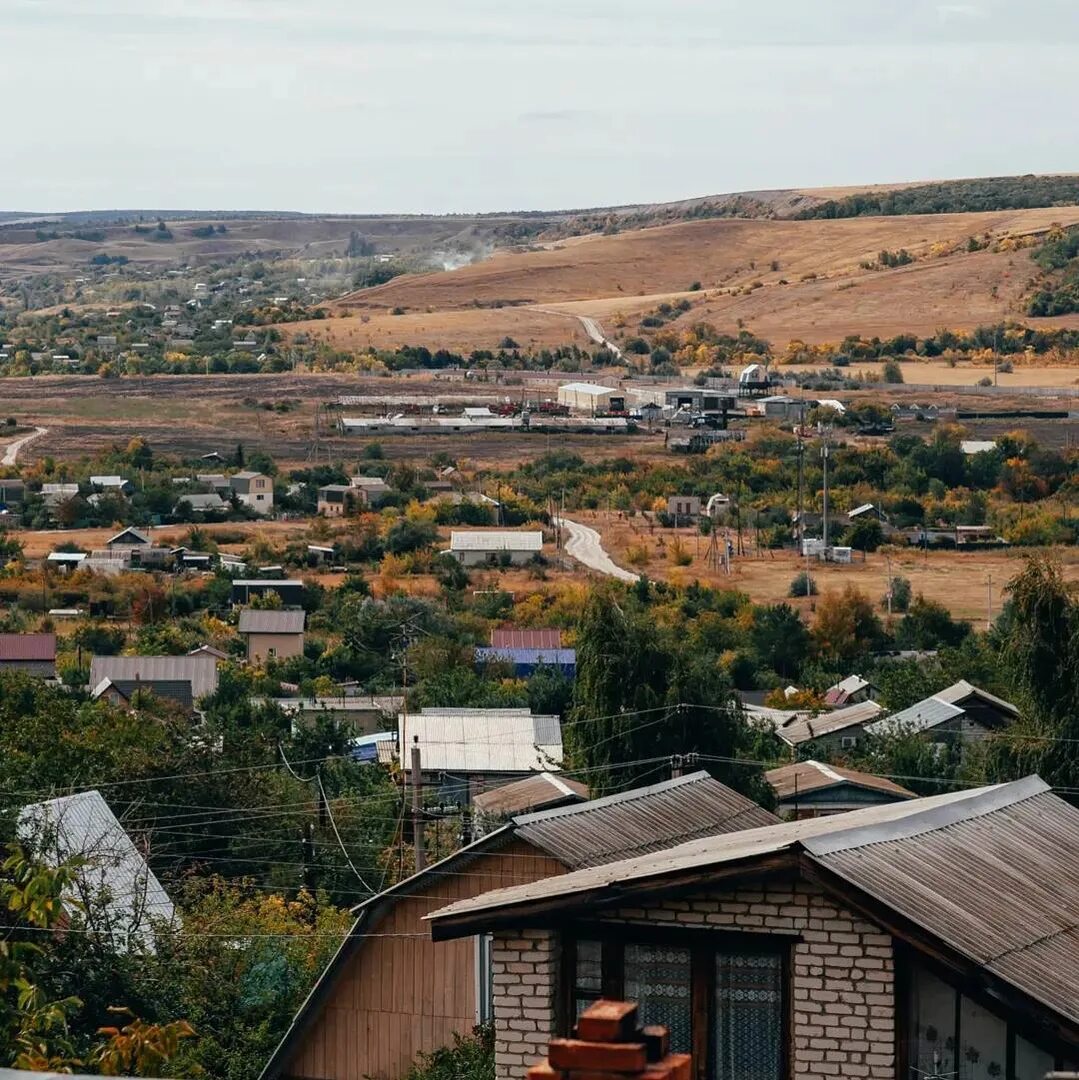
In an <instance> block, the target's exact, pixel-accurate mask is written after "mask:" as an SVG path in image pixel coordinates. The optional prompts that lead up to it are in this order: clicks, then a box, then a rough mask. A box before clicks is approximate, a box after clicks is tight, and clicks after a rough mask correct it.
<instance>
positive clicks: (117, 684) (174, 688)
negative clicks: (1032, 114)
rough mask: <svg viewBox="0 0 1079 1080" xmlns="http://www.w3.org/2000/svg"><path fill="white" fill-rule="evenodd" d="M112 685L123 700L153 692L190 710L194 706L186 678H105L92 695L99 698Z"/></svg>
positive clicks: (154, 694) (155, 695) (189, 685)
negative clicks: (140, 693)
mask: <svg viewBox="0 0 1079 1080" xmlns="http://www.w3.org/2000/svg"><path fill="white" fill-rule="evenodd" d="M109 687H112V688H113V689H114V690H115V691H116V692H117V693H118V694H119V695H120V696H121V697H122V698H123V699H124V700H125V701H128V702H130V701H131V699H132V698H133V697H134V696H135V695H136V694H138V693H139V692H140V691H141V692H142V693H147V694H153V696H154V697H156V698H161V699H162V700H163V701H173V702H175V703H176V704H177V705H179V706H180V707H181V708H183V709H187V710H188V711H190V710H191V709H193V708H194V707H195V702H194V698H193V697H192V695H191V683H190V681H189V680H187V679H152V680H148V679H105V680H104V681H103V682H102V683H101V684H100V685H98V686H97V687H95V688H94V691H93V697H94V698H95V699H96V698H99V697H101V695H102V694H104V693H105V691H106V690H108V689H109Z"/></svg>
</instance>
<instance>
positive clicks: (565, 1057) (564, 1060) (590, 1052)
mask: <svg viewBox="0 0 1079 1080" xmlns="http://www.w3.org/2000/svg"><path fill="white" fill-rule="evenodd" d="M547 1060H548V1061H549V1062H550V1063H551V1065H552V1067H554V1068H555V1069H563V1070H565V1071H567V1072H568V1071H571V1070H572V1071H573V1072H577V1071H592V1072H616V1073H636V1072H641V1071H642V1070H643V1069H644V1067H645V1065H647V1064H648V1056H647V1054H646V1053H645V1049H644V1043H598V1042H585V1041H583V1040H582V1039H552V1040H551V1045H550V1048H549V1049H548V1051H547Z"/></svg>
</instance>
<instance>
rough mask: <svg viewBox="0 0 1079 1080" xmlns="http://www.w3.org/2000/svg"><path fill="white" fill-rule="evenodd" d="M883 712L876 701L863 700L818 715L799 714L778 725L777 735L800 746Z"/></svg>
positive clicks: (861, 722)
mask: <svg viewBox="0 0 1079 1080" xmlns="http://www.w3.org/2000/svg"><path fill="white" fill-rule="evenodd" d="M882 712H884V709H883V708H882V707H881V706H880V705H878V704H877V703H876V702H875V701H861V702H859V703H858V704H857V705H848V706H846V708H843V709H836V710H835V711H834V712H825V713H820V714H819V715H817V716H806V715H804V714H799V715H796V716H795V717H794V718H793V719H791V720H788V721H787V722H786V723H785V724H782V725H780V726H779V727H777V728H776V735H778V736H779V738H780V739H782V740H783V742H785V743H786V744H787V745H788V746H800V745H801V744H802V743H807V742H811V741H812V740H813V739H819V738H821V737H822V736H823V735H835V734H837V733H838V732H841V731H845V730H846V729H847V728H853V727H861V726H862V725H863V724H867V723H868V722H869V721H870V720H873V719H874V718H875V717H877V716H880V714H881V713H882Z"/></svg>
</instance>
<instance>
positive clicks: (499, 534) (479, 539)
mask: <svg viewBox="0 0 1079 1080" xmlns="http://www.w3.org/2000/svg"><path fill="white" fill-rule="evenodd" d="M542 549H543V533H541V532H539V531H538V530H533V531H527V532H521V531H513V530H506V529H491V530H488V531H487V532H468V531H462V530H459V529H454V530H453V531H452V532H451V533H450V550H451V551H541V550H542Z"/></svg>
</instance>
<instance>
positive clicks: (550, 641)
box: [491, 630, 562, 649]
mask: <svg viewBox="0 0 1079 1080" xmlns="http://www.w3.org/2000/svg"><path fill="white" fill-rule="evenodd" d="M491 647H492V648H495V649H560V648H562V631H561V630H492V631H491Z"/></svg>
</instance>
